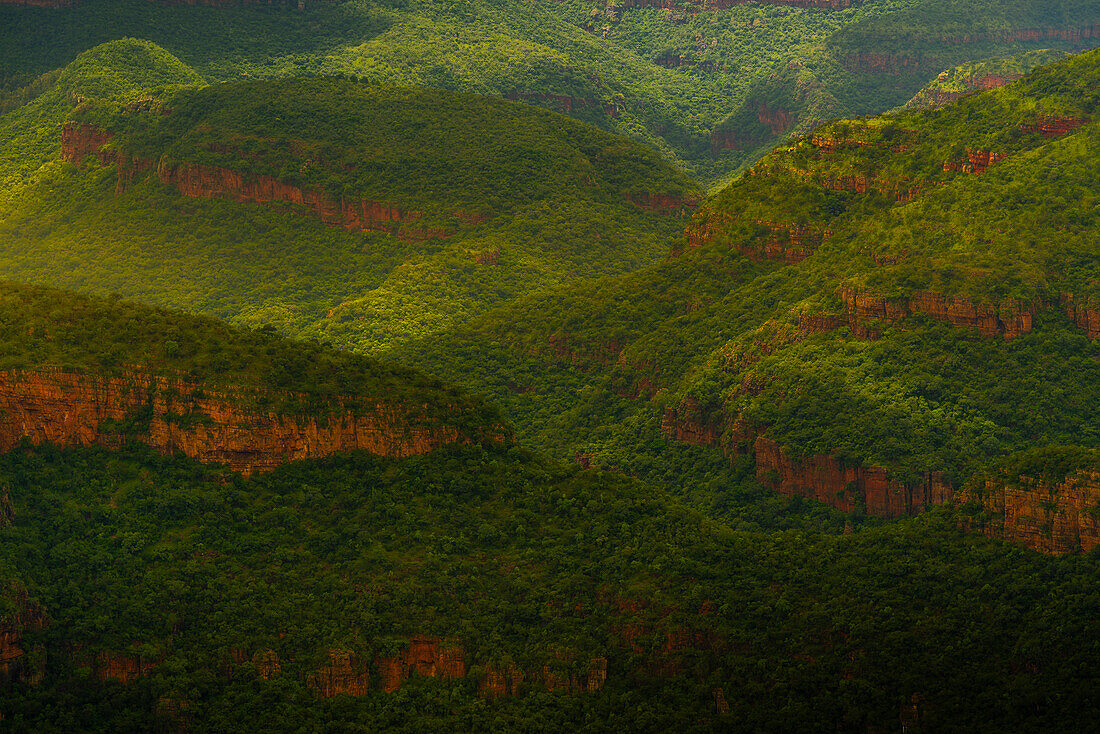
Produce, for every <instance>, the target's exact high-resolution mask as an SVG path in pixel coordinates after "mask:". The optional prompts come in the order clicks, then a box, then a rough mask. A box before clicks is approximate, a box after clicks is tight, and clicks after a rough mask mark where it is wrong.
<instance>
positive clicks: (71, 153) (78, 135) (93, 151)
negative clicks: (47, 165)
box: [61, 122, 114, 165]
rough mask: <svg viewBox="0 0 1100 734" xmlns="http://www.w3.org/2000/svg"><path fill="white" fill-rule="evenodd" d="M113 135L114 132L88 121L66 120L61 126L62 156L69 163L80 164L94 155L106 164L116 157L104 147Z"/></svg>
mask: <svg viewBox="0 0 1100 734" xmlns="http://www.w3.org/2000/svg"><path fill="white" fill-rule="evenodd" d="M113 137H114V135H113V134H112V133H109V132H106V131H104V130H100V129H98V128H96V127H95V126H93V125H89V124H87V123H81V124H77V123H75V122H66V123H65V124H64V125H63V126H62V128H61V157H62V158H63V159H65V160H66V161H68V162H69V163H76V164H80V163H82V162H83V161H84V159H85V158H87V157H88V156H90V155H94V156H95V157H96V158H97V159H98V160H99V162H100V163H101V164H104V165H106V164H107V163H109V162H110V161H112V160H113V159H114V158H113V156H111V155H110V154H108V153H106V152H105V151H104V150H102V148H103V146H104V145H106V144H107V142H108V141H109V140H110V139H111V138H113Z"/></svg>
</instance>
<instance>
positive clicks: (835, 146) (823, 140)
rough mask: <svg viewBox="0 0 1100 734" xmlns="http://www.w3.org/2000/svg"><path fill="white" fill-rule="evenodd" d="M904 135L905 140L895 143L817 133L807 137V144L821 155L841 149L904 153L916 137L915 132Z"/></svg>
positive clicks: (910, 131) (909, 131)
mask: <svg viewBox="0 0 1100 734" xmlns="http://www.w3.org/2000/svg"><path fill="white" fill-rule="evenodd" d="M905 133H906V139H905V140H903V141H901V142H897V141H893V140H872V139H870V138H869V137H860V136H859V135H852V134H849V135H843V136H840V137H836V136H834V135H829V134H828V133H825V132H819V133H814V134H813V135H811V136H810V137H809V143H810V145H812V146H814V147H815V148H817V149H818V150H820V151H821V152H822V153H834V152H836V151H837V150H840V149H842V148H879V149H883V150H889V151H893V152H894V153H904V152H905V151H907V150H909V149H910V148H911V147H912V139H913V138H914V137H915V136H916V131H913V130H907V131H905Z"/></svg>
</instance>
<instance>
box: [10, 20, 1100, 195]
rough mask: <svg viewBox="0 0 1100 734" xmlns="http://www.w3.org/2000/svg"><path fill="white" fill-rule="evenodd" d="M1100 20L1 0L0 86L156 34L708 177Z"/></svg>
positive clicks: (259, 72)
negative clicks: (448, 103)
mask: <svg viewBox="0 0 1100 734" xmlns="http://www.w3.org/2000/svg"><path fill="white" fill-rule="evenodd" d="M33 6H45V7H33ZM1098 22H1100V5H1098V4H1097V2H1096V0H1057V1H1056V2H1038V1H1037V0H1011V1H1009V0H1000V1H999V2H995V3H990V2H984V1H979V0H951V1H950V2H944V1H943V0H863V1H857V2H847V1H845V2H833V1H826V0H822V1H820V2H818V1H817V0H803V1H800V2H774V3H773V2H764V3H728V2H706V3H698V2H689V3H682V4H679V5H677V4H674V3H657V2H624V3H609V2H603V1H602V0H601V1H600V2H589V1H581V0H567V1H564V2H563V1H561V0H542V2H538V3H518V2H514V1H513V0H508V1H507V2H486V1H485V0H475V1H472V2H466V3H464V4H462V5H461V6H455V5H453V4H451V3H438V2H434V1H433V0H414V1H413V2H407V1H406V0H388V1H386V2H380V3H372V2H363V1H362V0H355V1H352V2H321V1H313V0H311V1H310V2H303V3H282V2H278V3H247V2H245V3H236V2H233V3H228V2H227V3H222V2H217V1H216V0H211V1H210V2H207V3H196V4H183V3H181V4H175V3H166V2H150V1H149V0H82V1H81V2H68V0H59V1H54V0H37V2H34V3H27V4H22V3H11V2H8V3H0V75H2V76H0V84H2V85H3V88H6V89H7V90H8V91H9V93H10V94H11V95H12V96H13V98H17V99H18V98H24V97H25V96H26V94H27V92H20V91H17V90H19V88H21V87H23V86H24V85H27V84H31V83H32V82H33V81H34V79H35V77H36V76H37V75H38V74H43V73H46V72H50V71H52V70H54V69H58V68H60V67H63V66H64V65H65V64H67V63H68V62H69V61H70V60H71V59H72V58H74V57H75V56H76V55H77V54H79V53H81V52H83V51H85V50H87V49H89V48H91V47H93V46H95V45H97V44H100V43H102V42H105V41H111V40H116V39H119V38H124V37H139V38H147V39H149V40H151V41H154V42H156V43H158V44H160V45H161V46H163V47H164V48H166V49H168V50H169V51H170V52H171V53H173V54H174V55H176V56H177V57H179V58H181V59H182V60H183V61H184V62H185V63H187V64H188V65H190V66H192V67H194V68H195V69H196V70H197V71H198V72H199V73H200V74H202V75H203V76H204V77H205V78H206V79H207V80H208V81H211V82H213V81H225V80H238V79H240V78H241V77H242V76H249V77H278V76H298V75H303V74H304V75H317V74H322V75H331V74H339V75H346V76H351V77H354V78H357V79H365V80H367V81H369V82H372V83H387V84H398V85H424V86H431V87H436V88H441V89H448V90H454V91H464V92H472V93H477V94H485V95H494V96H503V97H508V98H511V99H517V100H521V101H524V102H527V103H530V104H535V105H540V106H545V107H549V108H550V109H553V110H556V111H559V112H563V113H565V114H569V115H572V116H574V117H577V118H579V119H581V120H584V121H586V122H589V123H591V124H595V125H597V126H600V127H603V128H605V129H608V130H612V131H615V132H618V133H621V134H625V135H628V136H630V137H632V138H634V139H636V140H639V141H642V142H645V143H646V144H648V145H650V146H653V147H655V148H657V149H658V150H660V151H661V152H662V153H663V154H664V155H665V156H666V157H668V158H669V159H670V160H673V161H676V162H678V163H680V164H681V165H683V166H684V167H686V168H687V169H688V170H689V172H693V173H694V174H695V175H696V176H697V177H698V178H699V179H701V180H706V181H711V180H715V179H719V178H721V177H723V176H724V175H726V174H728V173H729V172H731V171H734V170H736V169H737V168H739V167H740V166H742V165H744V164H746V163H750V162H752V161H753V160H755V158H757V157H759V155H761V154H762V153H763V152H765V151H766V150H767V149H768V147H770V146H771V145H772V144H774V143H775V142H777V140H779V139H782V138H783V137H784V136H785V135H786V134H789V133H790V132H792V131H796V130H804V129H807V127H808V126H812V125H813V124H815V122H817V121H821V120H824V119H830V118H833V117H838V116H846V115H857V114H866V113H869V112H877V111H881V110H884V109H888V108H891V107H894V106H896V105H899V104H902V103H903V102H904V101H905V100H906V99H908V98H910V97H911V96H912V95H913V94H914V93H915V92H916V91H917V90H918V89H919V88H920V87H921V86H922V85H923V84H925V83H926V82H927V80H928V79H929V78H931V77H933V76H935V74H937V73H939V72H940V71H942V70H943V69H945V68H948V67H951V66H954V65H956V64H959V63H962V62H965V61H972V60H978V59H985V58H989V57H992V56H999V55H1005V54H1011V53H1017V52H1020V51H1023V50H1027V49H1035V48H1058V49H1064V50H1081V49H1084V48H1090V47H1092V46H1094V45H1095V44H1096V43H1097V40H1098V39H1097V23H1098ZM31 93H33V92H31ZM0 109H2V107H0Z"/></svg>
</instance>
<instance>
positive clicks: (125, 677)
mask: <svg viewBox="0 0 1100 734" xmlns="http://www.w3.org/2000/svg"><path fill="white" fill-rule="evenodd" d="M159 662H160V661H158V660H146V659H144V658H142V657H140V656H138V655H131V654H128V653H119V652H101V653H99V654H97V655H96V656H95V660H94V662H93V664H92V670H93V671H94V672H95V677H96V678H98V679H99V680H100V681H104V682H105V681H108V680H117V681H119V682H120V683H130V682H132V681H135V680H137V679H138V678H141V677H143V676H146V675H148V674H149V673H150V672H152V670H153V669H154V668H156V667H157V664H158V663H159Z"/></svg>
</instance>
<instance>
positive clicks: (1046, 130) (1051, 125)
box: [1022, 115, 1088, 138]
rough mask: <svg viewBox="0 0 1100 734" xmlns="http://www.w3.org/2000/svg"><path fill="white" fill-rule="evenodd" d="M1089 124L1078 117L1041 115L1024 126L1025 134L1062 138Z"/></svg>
mask: <svg viewBox="0 0 1100 734" xmlns="http://www.w3.org/2000/svg"><path fill="white" fill-rule="evenodd" d="M1086 122H1088V120H1087V119H1085V118H1084V117H1078V116H1077V115H1039V116H1038V117H1037V118H1036V119H1035V121H1034V122H1032V123H1029V124H1027V125H1024V126H1023V128H1022V129H1023V131H1024V132H1031V133H1039V134H1040V135H1042V136H1043V137H1044V138H1060V137H1062V136H1063V135H1068V134H1069V133H1071V132H1073V131H1074V130H1076V129H1077V128H1079V127H1081V126H1082V125H1084V124H1085V123H1086Z"/></svg>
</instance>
